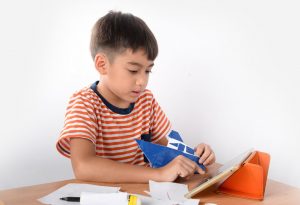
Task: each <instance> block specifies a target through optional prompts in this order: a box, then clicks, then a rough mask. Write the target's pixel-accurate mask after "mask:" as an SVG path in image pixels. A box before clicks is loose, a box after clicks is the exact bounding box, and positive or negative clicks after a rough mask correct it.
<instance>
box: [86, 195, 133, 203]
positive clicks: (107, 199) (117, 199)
mask: <svg viewBox="0 0 300 205" xmlns="http://www.w3.org/2000/svg"><path fill="white" fill-rule="evenodd" d="M127 196H128V194H127V193H125V192H118V193H91V192H82V193H81V196H80V204H81V205H128V198H127Z"/></svg>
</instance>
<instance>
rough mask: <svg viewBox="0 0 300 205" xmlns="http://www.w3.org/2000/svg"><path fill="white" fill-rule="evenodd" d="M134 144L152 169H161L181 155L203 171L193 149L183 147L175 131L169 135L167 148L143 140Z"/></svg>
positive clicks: (202, 166) (203, 167)
mask: <svg viewBox="0 0 300 205" xmlns="http://www.w3.org/2000/svg"><path fill="white" fill-rule="evenodd" d="M136 142H137V143H138V145H139V147H140V149H141V150H142V151H143V153H144V155H145V156H146V158H147V159H148V160H149V162H150V165H151V167H153V168H159V167H163V166H165V165H166V164H168V163H169V162H170V161H172V160H173V159H174V158H175V157H177V156H178V155H183V156H185V157H187V158H189V159H190V160H192V161H194V162H196V163H197V164H198V166H199V167H201V169H203V170H205V166H204V165H203V164H200V163H199V157H198V156H196V155H194V149H192V148H191V147H189V146H187V145H185V144H184V143H183V141H182V139H181V137H180V135H179V133H178V132H176V131H173V130H172V131H171V133H170V134H169V143H168V147H166V146H162V145H159V144H153V143H151V142H146V141H144V140H136Z"/></svg>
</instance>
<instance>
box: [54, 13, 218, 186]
mask: <svg viewBox="0 0 300 205" xmlns="http://www.w3.org/2000/svg"><path fill="white" fill-rule="evenodd" d="M90 50H91V54H92V58H93V60H94V63H95V67H96V69H97V71H98V72H99V74H100V81H97V82H95V83H94V84H92V85H91V86H89V87H86V88H84V89H82V90H80V91H78V92H76V93H75V94H74V95H73V96H72V97H71V99H70V102H69V105H68V107H67V112H66V118H65V125H64V128H63V130H62V132H61V135H60V138H59V140H58V142H57V144H56V147H57V149H58V151H59V152H60V153H61V154H63V155H64V156H66V157H70V158H71V161H72V166H73V171H74V174H75V176H76V178H78V179H82V180H88V181H99V182H119V183H122V182H148V180H149V179H151V180H155V181H174V180H175V179H176V178H177V177H189V176H191V175H193V174H194V172H195V171H197V172H199V173H200V174H203V173H204V171H203V170H202V169H201V168H200V167H198V166H197V164H196V163H195V162H193V161H191V160H189V159H187V158H185V157H183V156H178V157H176V158H175V159H174V160H173V161H171V162H170V163H169V164H167V165H166V166H164V167H161V168H156V169H155V168H151V167H149V166H148V164H147V163H146V162H145V160H144V156H143V153H142V151H141V150H140V149H139V148H138V145H137V143H136V141H135V139H141V138H142V139H145V140H147V139H148V140H149V139H150V140H151V142H152V143H158V144H161V145H167V142H168V140H167V138H166V136H167V135H168V133H169V131H170V128H171V124H170V122H169V120H168V118H167V117H166V115H165V114H164V112H163V111H162V109H161V108H160V106H159V105H158V103H157V101H156V100H155V98H154V97H153V95H152V93H151V92H150V91H149V90H147V89H146V86H147V83H148V79H149V73H150V72H151V69H152V67H153V66H154V60H155V58H156V56H157V54H158V46H157V42H156V39H155V37H154V35H153V33H152V32H151V31H150V29H149V28H148V26H147V25H146V24H145V22H144V21H143V20H141V19H140V18H138V17H136V16H134V15H132V14H124V13H121V12H109V13H108V14H107V15H105V16H103V17H102V18H100V19H99V20H98V21H97V22H96V24H95V25H94V27H93V30H92V36H91V44H90ZM195 149H196V153H197V155H198V156H201V158H200V160H199V162H200V163H203V164H204V165H209V164H212V163H213V162H214V161H215V155H214V153H213V151H212V150H211V148H210V147H209V146H208V145H206V144H200V145H198V146H197V147H196V148H195Z"/></svg>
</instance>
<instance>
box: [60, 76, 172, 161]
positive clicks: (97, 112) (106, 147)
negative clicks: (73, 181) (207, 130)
mask: <svg viewBox="0 0 300 205" xmlns="http://www.w3.org/2000/svg"><path fill="white" fill-rule="evenodd" d="M97 84H98V81H97V82H95V83H94V84H92V85H91V86H90V87H86V88H83V89H82V90H80V91H78V92H76V93H75V94H73V95H72V97H71V98H70V101H69V105H68V107H67V111H66V115H65V125H64V128H63V130H62V132H61V134H60V138H59V140H58V142H57V144H56V148H57V150H58V151H59V152H60V153H61V154H63V155H64V156H66V157H70V139H71V138H84V139H87V140H90V141H91V142H92V143H93V144H94V145H95V151H96V155H97V156H99V157H103V158H107V159H111V160H115V161H119V162H124V163H129V164H137V165H145V164H146V163H145V162H144V156H143V153H142V151H141V150H140V149H139V148H138V145H137V143H136V141H135V139H143V138H144V140H147V141H148V140H149V137H151V141H152V142H153V143H155V142H157V141H159V140H160V139H162V138H163V137H165V136H167V133H168V132H169V130H170V127H171V124H170V122H169V120H168V118H167V117H166V115H165V114H164V112H163V111H162V109H161V108H160V106H159V105H158V103H157V101H156V100H155V98H154V97H153V94H152V93H151V91H149V90H145V91H144V92H143V93H142V94H141V95H140V96H139V98H138V99H137V101H136V102H135V103H131V105H130V106H129V107H128V108H126V109H122V108H118V107H115V106H113V105H112V104H110V103H109V102H108V101H106V100H105V98H104V97H103V96H102V95H101V94H100V93H99V92H98V91H97Z"/></svg>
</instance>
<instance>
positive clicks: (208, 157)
mask: <svg viewBox="0 0 300 205" xmlns="http://www.w3.org/2000/svg"><path fill="white" fill-rule="evenodd" d="M195 153H196V155H197V156H199V157H200V159H199V163H200V164H204V165H210V164H212V163H214V162H215V153H214V152H213V150H212V149H211V148H210V146H209V145H207V144H204V143H202V144H199V145H198V146H197V147H196V151H195Z"/></svg>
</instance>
